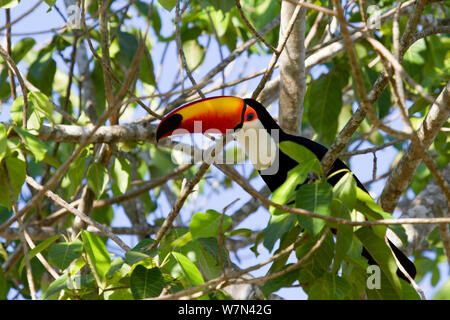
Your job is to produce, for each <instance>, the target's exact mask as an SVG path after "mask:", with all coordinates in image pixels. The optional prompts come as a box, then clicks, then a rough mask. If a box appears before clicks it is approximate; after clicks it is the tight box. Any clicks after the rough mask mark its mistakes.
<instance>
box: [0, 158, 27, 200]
mask: <svg viewBox="0 0 450 320" xmlns="http://www.w3.org/2000/svg"><path fill="white" fill-rule="evenodd" d="M3 161H5V165H6V170H7V172H8V176H9V181H10V183H11V189H12V191H13V193H14V198H15V199H16V200H17V198H18V197H19V194H20V191H21V189H22V185H23V183H24V182H25V176H26V169H25V168H26V167H25V162H24V161H23V160H22V159H19V158H16V157H7V158H6V159H4V160H3ZM0 204H1V205H3V206H5V207H7V208H11V206H12V203H11V198H10V195H9V190H8V186H7V184H6V172H5V170H4V166H3V164H2V163H0Z"/></svg>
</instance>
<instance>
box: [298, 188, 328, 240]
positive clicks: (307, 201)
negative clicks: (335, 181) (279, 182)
mask: <svg viewBox="0 0 450 320" xmlns="http://www.w3.org/2000/svg"><path fill="white" fill-rule="evenodd" d="M332 193H333V190H332V187H331V185H330V184H328V183H327V182H319V183H313V184H305V185H303V186H301V187H300V188H298V190H297V193H296V194H297V196H296V198H295V206H296V207H297V208H302V209H305V210H308V211H311V212H314V213H318V214H322V215H325V216H329V215H330V211H331V210H330V206H331V199H332ZM298 222H299V224H300V226H302V227H303V228H305V229H306V230H307V231H309V232H310V233H311V234H312V235H313V236H316V235H317V234H319V232H320V231H321V230H322V228H323V226H324V225H325V220H322V219H317V218H310V217H305V216H298Z"/></svg>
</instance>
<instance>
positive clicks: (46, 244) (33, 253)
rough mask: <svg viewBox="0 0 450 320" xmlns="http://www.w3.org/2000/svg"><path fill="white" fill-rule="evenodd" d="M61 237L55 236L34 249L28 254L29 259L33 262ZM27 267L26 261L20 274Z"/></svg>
mask: <svg viewBox="0 0 450 320" xmlns="http://www.w3.org/2000/svg"><path fill="white" fill-rule="evenodd" d="M60 237H61V234H57V235H54V236H53V237H50V238H47V239H45V240H44V241H42V242H41V243H39V244H38V245H36V247H34V248H33V249H32V250H30V252H29V253H28V258H29V259H30V260H31V259H33V258H34V257H35V256H36V255H37V254H38V253H40V252H42V251H44V250H45V249H47V248H48V247H50V246H51V245H52V244H53V243H54V242H55V241H56V240H58V239H59V238H60ZM24 267H25V259H23V260H22V262H21V263H20V266H19V273H22V270H23V268H24Z"/></svg>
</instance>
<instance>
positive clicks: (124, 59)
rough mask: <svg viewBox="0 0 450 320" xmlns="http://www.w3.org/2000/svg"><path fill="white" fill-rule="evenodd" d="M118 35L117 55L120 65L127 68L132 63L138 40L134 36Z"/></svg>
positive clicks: (127, 34) (120, 33)
mask: <svg viewBox="0 0 450 320" xmlns="http://www.w3.org/2000/svg"><path fill="white" fill-rule="evenodd" d="M118 35H119V47H120V51H119V54H118V57H119V61H120V64H121V65H123V66H125V67H129V66H130V65H131V62H132V61H133V58H134V55H135V54H136V52H137V49H138V46H139V44H138V40H137V38H136V36H135V35H134V34H131V33H128V32H122V31H120V32H119V33H118Z"/></svg>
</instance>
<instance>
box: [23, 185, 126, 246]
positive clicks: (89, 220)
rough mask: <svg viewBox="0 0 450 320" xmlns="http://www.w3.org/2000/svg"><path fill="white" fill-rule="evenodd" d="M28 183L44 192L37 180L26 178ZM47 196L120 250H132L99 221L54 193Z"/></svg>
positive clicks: (48, 193)
mask: <svg viewBox="0 0 450 320" xmlns="http://www.w3.org/2000/svg"><path fill="white" fill-rule="evenodd" d="M26 182H27V183H28V184H29V185H30V186H32V187H33V188H35V189H36V190H39V191H41V192H42V191H43V190H44V187H43V186H42V185H40V184H39V183H37V182H36V180H34V179H33V178H32V177H30V176H27V177H26ZM45 195H46V196H47V197H49V198H50V199H52V200H53V201H55V202H56V203H57V204H58V205H60V206H62V207H64V208H66V209H67V210H68V211H69V212H70V213H72V214H74V215H75V216H77V217H78V218H80V219H81V220H83V221H84V222H85V223H87V224H89V225H92V226H94V227H96V228H97V229H99V230H100V231H102V232H103V233H104V234H105V235H106V236H107V237H108V238H110V239H111V240H112V241H114V242H115V243H117V245H118V246H119V247H120V248H122V249H123V250H125V251H128V250H131V248H130V247H129V246H128V245H126V244H125V243H124V242H123V241H122V240H120V238H119V237H117V236H116V235H115V234H113V233H112V232H111V231H109V229H108V228H107V227H105V226H103V225H102V224H100V223H98V222H97V221H95V220H93V219H92V218H90V217H88V216H87V215H85V214H84V213H83V212H81V211H80V210H78V209H77V208H74V207H73V206H71V205H70V204H69V203H67V202H66V201H65V200H64V199H62V198H61V197H60V196H59V195H57V194H55V193H54V192H52V191H50V190H47V191H45Z"/></svg>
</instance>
